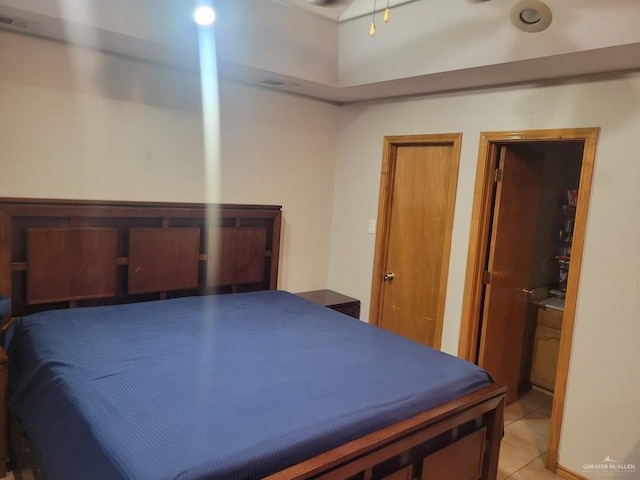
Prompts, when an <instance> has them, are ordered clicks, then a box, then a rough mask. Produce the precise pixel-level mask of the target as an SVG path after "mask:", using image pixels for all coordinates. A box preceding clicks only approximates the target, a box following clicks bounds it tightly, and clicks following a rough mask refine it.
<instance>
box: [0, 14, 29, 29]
mask: <svg viewBox="0 0 640 480" xmlns="http://www.w3.org/2000/svg"><path fill="white" fill-rule="evenodd" d="M0 25H1V26H7V27H12V28H19V29H20V30H29V29H30V27H32V26H34V25H35V22H30V21H29V20H24V19H22V18H10V17H3V16H0Z"/></svg>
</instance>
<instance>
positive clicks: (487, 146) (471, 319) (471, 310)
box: [458, 127, 600, 472]
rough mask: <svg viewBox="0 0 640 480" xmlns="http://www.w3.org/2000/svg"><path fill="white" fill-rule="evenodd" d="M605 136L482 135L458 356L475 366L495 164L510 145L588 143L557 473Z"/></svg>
mask: <svg viewBox="0 0 640 480" xmlns="http://www.w3.org/2000/svg"><path fill="white" fill-rule="evenodd" d="M599 132H600V128H599V127H593V128H565V129H550V130H524V131H507V132H482V133H481V134H480V148H479V153H478V170H477V173H476V184H475V190H474V195H473V210H472V218H471V233H470V236H469V252H468V256H467V271H466V277H465V286H464V297H463V303H462V318H461V324H460V343H459V346H458V356H459V357H461V358H464V359H466V360H468V361H470V362H475V361H476V358H475V357H476V348H477V344H478V338H479V335H480V332H479V324H480V316H481V314H482V308H481V307H482V290H483V281H482V280H483V273H484V270H485V268H486V267H485V262H486V258H487V257H486V255H487V248H488V246H489V235H490V233H491V230H490V227H491V210H492V207H493V193H492V192H493V183H494V169H495V165H494V159H495V155H496V153H497V149H498V148H499V146H500V145H504V144H517V143H532V142H565V141H584V149H583V154H582V167H581V170H580V184H579V185H580V188H579V190H578V208H577V210H576V217H575V226H574V232H573V242H572V245H571V264H570V265H569V277H568V281H567V294H566V298H565V309H564V316H563V324H562V332H561V334H560V347H559V353H558V366H557V375H556V384H555V389H554V394H553V405H552V411H551V422H550V432H549V449H548V453H547V461H546V467H547V468H548V469H550V470H552V471H554V472H555V471H556V468H557V466H558V449H559V446H560V433H561V427H562V417H563V414H564V404H565V395H566V391H567V378H568V373H569V361H570V359H571V344H572V340H573V329H574V323H575V313H576V303H577V297H578V285H579V281H580V270H581V266H582V254H583V250H584V238H585V232H586V227H587V214H588V211H589V200H590V197H591V186H592V182H593V169H594V165H595V159H596V148H597V143H598V135H599Z"/></svg>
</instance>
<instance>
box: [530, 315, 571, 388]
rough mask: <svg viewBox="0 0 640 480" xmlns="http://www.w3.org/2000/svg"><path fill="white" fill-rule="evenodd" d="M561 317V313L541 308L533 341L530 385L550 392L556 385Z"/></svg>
mask: <svg viewBox="0 0 640 480" xmlns="http://www.w3.org/2000/svg"><path fill="white" fill-rule="evenodd" d="M562 315H563V312H561V311H558V310H550V309H542V308H541V309H540V310H539V311H538V321H537V326H536V334H535V337H534V341H533V360H532V362H531V383H532V384H533V385H537V386H539V387H542V388H544V389H546V390H550V391H553V389H554V387H555V383H556V369H557V366H558V351H559V350H560V332H561V328H562Z"/></svg>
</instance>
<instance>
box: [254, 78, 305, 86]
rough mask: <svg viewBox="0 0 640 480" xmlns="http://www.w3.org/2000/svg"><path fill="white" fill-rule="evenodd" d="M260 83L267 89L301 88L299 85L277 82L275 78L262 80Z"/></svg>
mask: <svg viewBox="0 0 640 480" xmlns="http://www.w3.org/2000/svg"><path fill="white" fill-rule="evenodd" d="M258 83H259V84H260V85H264V86H265V87H276V88H295V87H299V86H300V84H299V83H294V82H287V81H283V80H276V79H275V78H266V79H264V80H260V81H259V82H258Z"/></svg>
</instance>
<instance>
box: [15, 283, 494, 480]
mask: <svg viewBox="0 0 640 480" xmlns="http://www.w3.org/2000/svg"><path fill="white" fill-rule="evenodd" d="M10 333H11V334H10V335H9V336H7V338H6V339H5V343H7V344H8V345H5V346H6V347H7V349H8V354H9V357H10V367H9V368H10V370H9V371H10V409H11V410H12V411H13V412H14V413H15V414H16V415H17V416H18V417H19V418H20V419H21V420H22V422H23V426H24V429H25V431H26V432H27V434H28V435H29V436H30V438H31V441H32V443H33V445H34V447H35V449H36V452H37V455H38V456H39V459H40V464H41V467H42V468H43V470H44V474H45V478H46V479H48V480H83V479H92V480H101V479H105V480H106V479H108V480H114V479H140V480H155V479H158V480H159V479H223V478H224V479H246V478H258V477H262V476H264V475H267V474H269V473H273V472H275V471H278V470H280V469H283V468H285V467H287V466H290V465H292V464H295V463H297V462H299V461H302V460H304V459H307V458H310V457H312V456H314V455H317V454H319V453H321V452H323V451H326V450H328V449H331V448H333V447H336V446H338V445H340V444H342V443H345V442H347V441H349V440H352V439H354V438H357V437H360V436H362V435H364V434H366V433H369V432H372V431H374V430H376V429H379V428H382V427H384V426H387V425H390V424H393V423H395V422H398V421H400V420H402V419H405V418H408V417H411V416H413V415H415V414H417V413H419V412H421V411H424V410H427V409H429V408H431V407H434V406H437V405H439V404H442V403H444V402H447V401H448V400H451V399H453V398H456V397H459V396H461V395H463V394H466V393H469V392H473V391H475V390H478V389H479V388H481V387H483V386H486V385H488V384H490V383H491V381H490V379H489V377H488V375H487V373H486V372H484V371H483V370H481V369H479V368H478V367H476V366H474V365H472V364H470V363H467V362H464V361H461V360H459V359H456V358H454V357H452V356H449V355H446V354H443V353H440V352H437V351H434V350H432V349H429V348H426V347H423V346H420V345H418V344H415V343H413V342H410V341H408V340H405V339H403V338H400V337H399V336H396V335H394V334H391V333H389V332H386V331H383V330H380V329H378V328H375V327H372V326H370V325H367V324H365V323H363V322H360V321H358V320H354V319H351V318H350V317H346V316H344V315H342V314H340V313H337V312H334V311H332V310H329V309H327V308H324V307H321V306H317V305H314V304H312V303H310V302H308V301H306V300H302V299H300V298H298V297H296V296H294V295H292V294H289V293H286V292H275V291H268V292H256V293H247V294H235V295H219V296H215V297H192V298H183V299H175V300H167V301H158V302H148V303H140V304H132V305H124V306H113V307H98V308H83V309H70V310H57V311H50V312H45V313H39V314H35V315H31V316H30V317H27V318H24V319H22V320H20V321H18V322H17V323H16V325H15V326H14V328H13V330H12V331H11V332H10Z"/></svg>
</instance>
